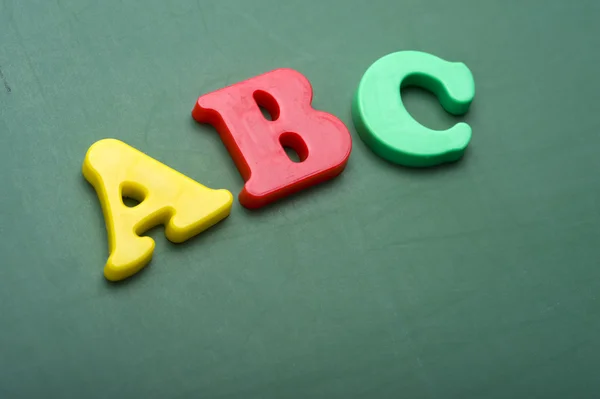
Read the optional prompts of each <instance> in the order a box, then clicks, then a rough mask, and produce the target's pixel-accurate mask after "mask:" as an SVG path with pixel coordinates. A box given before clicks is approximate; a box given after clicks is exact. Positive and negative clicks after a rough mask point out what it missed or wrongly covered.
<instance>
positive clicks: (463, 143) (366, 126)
mask: <svg viewBox="0 0 600 399" xmlns="http://www.w3.org/2000/svg"><path fill="white" fill-rule="evenodd" d="M406 86H418V87H421V88H424V89H427V90H429V91H431V92H432V93H433V94H435V95H436V96H437V97H438V99H439V100H440V103H441V105H442V107H444V109H445V110H446V111H448V112H449V113H451V114H454V115H462V114H464V113H466V112H467V111H468V110H469V106H470V105H471V101H473V97H474V96H475V82H474V80H473V75H472V74H471V71H470V70H469V68H467V66H466V65H465V64H463V63H456V62H448V61H445V60H442V59H441V58H438V57H436V56H434V55H431V54H427V53H422V52H417V51H401V52H397V53H392V54H388V55H386V56H384V57H382V58H380V59H379V60H377V61H375V63H374V64H373V65H371V66H370V67H369V69H367V71H366V72H365V74H364V75H363V77H362V79H361V81H360V84H359V85H358V89H357V90H356V94H355V96H354V100H353V103H352V119H353V121H354V125H355V127H356V130H357V131H358V133H359V135H360V137H361V138H362V140H363V141H364V142H365V143H366V144H367V145H368V146H369V147H370V148H371V150H373V152H375V153H376V154H377V155H379V156H380V157H382V158H384V159H387V160H388V161H390V162H394V163H397V164H401V165H404V166H412V167H427V166H434V165H438V164H441V163H445V162H453V161H456V160H458V159H460V158H461V157H462V155H463V153H464V151H465V149H466V148H467V145H468V144H469V141H470V140H471V127H470V126H469V125H467V124H466V123H463V122H461V123H458V124H456V125H454V126H453V127H451V128H450V129H448V130H444V131H437V130H432V129H429V128H427V127H425V126H423V125H421V124H420V123H419V122H417V121H415V120H414V119H413V118H412V117H411V116H410V114H409V113H408V111H407V110H406V108H404V105H402V99H401V97H400V89H401V88H402V87H406Z"/></svg>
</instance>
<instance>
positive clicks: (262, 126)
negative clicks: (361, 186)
mask: <svg viewBox="0 0 600 399" xmlns="http://www.w3.org/2000/svg"><path fill="white" fill-rule="evenodd" d="M311 101H312V87H311V85H310V82H309V81H308V79H306V78H305V77H304V76H303V75H302V74H300V73H299V72H297V71H294V70H292V69H276V70H274V71H271V72H267V73H265V74H263V75H260V76H256V77H254V78H251V79H248V80H246V81H243V82H240V83H237V84H234V85H232V86H229V87H225V88H223V89H220V90H217V91H214V92H212V93H208V94H205V95H203V96H201V97H200V98H199V99H198V101H197V103H196V105H195V106H194V109H193V111H192V116H193V118H194V119H195V120H196V121H198V122H201V123H209V124H211V125H213V126H214V127H215V128H216V130H217V131H218V132H219V134H220V136H221V139H222V140H223V143H224V144H225V147H226V148H227V150H228V151H229V153H230V155H231V157H232V158H233V160H234V162H235V164H236V166H237V168H238V170H239V171H240V173H241V175H242V177H243V178H244V180H245V181H246V183H245V185H244V188H243V190H242V191H241V193H240V195H239V200H240V203H241V204H242V205H243V206H245V207H246V208H259V207H261V206H264V205H266V204H268V203H271V202H273V201H276V200H278V199H280V198H282V197H285V196H287V195H290V194H292V193H295V192H297V191H300V190H303V189H305V188H307V187H309V186H312V185H315V184H318V183H321V182H323V181H325V180H328V179H331V178H333V177H335V176H337V175H339V174H340V173H341V172H342V171H343V170H344V168H345V166H346V162H347V161H348V157H349V156H350V151H351V149H352V139H351V137H350V133H349V132H348V129H347V128H346V126H345V125H344V124H343V123H342V121H340V120H339V119H338V118H336V117H335V116H333V115H331V114H328V113H325V112H322V111H317V110H315V109H313V108H312V107H311ZM260 107H262V108H263V109H266V110H267V111H268V113H269V114H270V118H267V117H265V116H263V114H262V112H261V109H260ZM284 147H289V148H291V149H293V150H294V151H295V152H296V153H297V154H298V158H299V159H300V162H294V161H292V160H291V159H290V158H289V157H288V156H287V154H286V152H285V149H284Z"/></svg>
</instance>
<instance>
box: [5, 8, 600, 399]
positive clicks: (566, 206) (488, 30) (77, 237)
mask: <svg viewBox="0 0 600 399" xmlns="http://www.w3.org/2000/svg"><path fill="white" fill-rule="evenodd" d="M599 17H600V3H599V2H597V1H595V0H578V1H571V2H567V1H558V0H549V1H541V0H538V1H536V0H529V1H513V2H506V1H495V0H493V1H474V0H454V1H447V0H429V1H417V0H407V1H398V0H374V1H358V0H356V1H355V0H346V1H341V0H324V1H312V0H310V1H295V0H294V1H291V0H290V1H279V0H254V1H245V0H221V1H201V0H197V1H195V0H177V1H162V0H145V1H141V0H139V1H116V0H104V1H91V0H86V1H82V0H30V1H19V0H4V1H2V2H0V192H1V194H0V215H1V217H0V255H1V257H0V397H2V398H3V399H12V398H15V399H16V398H89V399H92V398H146V399H151V398H157V399H164V398H179V399H184V398H223V399H225V398H227V399H237V398H239V399H250V398H256V399H259V398H276V399H283V398H299V399H300V398H303V399H304V398H311V399H316V398H327V399H332V398H344V399H349V398H372V399H376V398H377V399H378V398H411V399H417V398H432V399H433V398H460V399H465V398H478V399H479V398H498V399H500V398H528V399H531V398H561V399H563V398H598V396H599V395H600V393H599V392H600V378H598V371H599V370H600V340H599V339H598V334H599V333H600V313H599V309H600V303H599V299H598V295H599V289H600V245H599V234H598V229H599V227H600V223H599V222H600V207H599V205H600V189H599V180H598V171H599V170H600V157H599V156H598V149H599V148H600V119H599V118H598V106H599V103H600V94H599V93H600V80H599V79H598V63H599V61H600V53H599V52H598V49H599V48H600V25H599V24H598V18H599ZM400 50H418V51H424V52H428V53H431V54H434V55H436V56H438V57H441V58H443V59H446V60H449V61H460V62H464V63H465V64H466V65H467V66H468V67H469V68H470V70H471V71H472V72H473V75H474V77H475V84H476V95H475V100H474V102H473V105H472V107H471V110H470V112H469V113H468V114H467V115H466V116H465V117H461V118H454V117H451V116H449V115H448V114H446V113H445V112H444V110H443V109H442V108H441V107H440V106H439V103H438V101H437V99H436V98H435V97H434V96H432V95H430V94H428V93H426V92H425V91H423V90H418V89H407V90H403V92H402V96H403V98H404V101H405V103H406V105H407V107H408V109H409V111H410V112H411V113H412V115H414V116H415V118H416V119H418V120H419V121H420V122H421V123H423V124H424V125H426V126H428V127H431V128H435V129H446V128H448V127H450V126H452V125H453V124H454V123H456V122H458V121H465V122H467V123H469V125H470V126H471V127H472V129H473V138H472V141H471V144H470V146H469V148H468V150H467V153H466V154H465V157H464V158H463V159H462V160H461V161H460V162H458V163H456V164H453V165H449V166H443V167H437V168H433V169H427V170H412V169H408V168H403V167H399V166H395V165H392V164H390V163H388V162H386V161H384V160H382V159H380V158H378V157H377V156H376V155H375V154H374V153H372V152H371V151H370V150H369V149H368V148H367V147H366V146H365V145H364V143H363V142H362V141H361V140H360V139H359V137H358V135H357V133H356V131H355V130H354V127H353V125H352V121H351V115H350V107H351V100H352V96H353V94H354V91H355V89H356V87H357V85H358V83H359V80H360V78H361V76H362V74H363V73H364V72H365V70H366V69H367V68H368V67H369V65H371V64H372V63H373V62H374V61H375V60H377V59H378V58H380V57H382V56H384V55H386V54H388V53H391V52H395V51H400ZM280 67H288V68H293V69H295V70H297V71H299V72H301V73H303V74H304V75H305V76H306V77H308V79H310V81H311V83H312V85H313V88H314V101H313V105H314V107H315V108H317V109H321V110H324V111H326V112H330V113H332V114H334V115H336V116H338V117H339V118H340V119H341V120H342V121H344V123H346V125H347V126H348V127H349V129H350V132H351V134H352V137H353V152H352V155H351V157H350V161H349V163H348V166H347V169H346V171H345V172H344V173H343V174H342V175H341V176H340V177H339V178H337V179H335V180H333V181H331V182H329V183H325V184H323V185H321V186H319V187H317V188H314V189H311V190H308V191H305V192H304V193H302V194H299V195H296V196H294V197H291V198H289V199H288V200H285V201H281V202H278V203H276V204H273V205H272V206H269V207H266V208H264V209H262V210H260V211H248V210H246V209H245V208H243V207H241V206H240V205H239V203H238V202H237V200H236V202H235V203H234V206H233V209H232V213H231V216H230V217H229V218H228V219H227V220H225V221H224V222H222V223H220V224H219V225H217V226H215V227H213V228H211V229H210V230H209V231H207V232H205V233H202V234H201V235H199V236H198V237H196V238H194V239H192V240H190V241H189V242H187V243H185V244H182V245H174V244H171V243H169V242H168V241H167V240H166V239H165V238H164V230H163V229H162V228H157V229H154V230H152V231H151V232H150V235H151V236H152V237H153V238H154V239H155V240H156V244H157V247H156V250H155V254H154V258H153V260H152V262H151V264H150V266H148V267H147V268H146V269H145V270H144V271H142V272H141V273H140V274H138V275H137V276H134V277H133V278H131V279H128V280H126V281H125V282H122V283H119V284H114V283H109V282H107V281H106V280H105V279H104V277H103V276H102V269H103V266H104V263H105V262H106V258H107V254H108V249H107V239H106V231H105V227H104V219H103V216H102V212H101V209H100V205H99V203H98V200H97V197H96V194H95V192H94V190H93V188H92V187H91V186H90V185H89V184H88V183H87V182H86V181H85V179H84V178H83V176H82V174H81V165H82V162H83V158H84V155H85V153H86V150H87V149H88V147H89V146H90V145H91V144H92V143H94V142H95V141H97V140H100V139H103V138H107V137H113V138H117V139H119V140H122V141H124V142H126V143H128V144H130V145H132V146H133V147H135V148H137V149H139V150H140V151H143V152H145V153H146V154H148V155H150V156H152V157H154V158H156V159H157V160H159V161H161V162H163V163H165V164H167V165H169V166H170V167H172V168H174V169H176V170H178V171H180V172H182V173H184V174H186V175H187V176H189V177H191V178H193V179H195V180H197V181H199V182H201V183H202V184H204V185H206V186H208V187H211V188H226V189H228V190H230V191H231V192H232V193H234V194H235V195H237V193H239V191H240V190H241V189H242V186H243V180H242V178H241V176H240V174H239V173H238V171H237V169H236V168H235V166H234V164H233V162H232V160H231V157H230V156H229V154H228V153H227V151H226V149H225V147H224V146H223V144H222V142H221V140H220V138H219V136H218V134H217V133H216V132H215V130H214V129H213V128H211V127H209V126H205V125H199V124H197V123H196V122H194V121H193V119H192V118H191V116H190V112H191V109H192V107H193V105H194V103H195V101H196V99H197V97H198V96H199V95H201V94H204V93H208V92H210V91H213V90H216V89H219V88H221V87H224V86H226V85H230V84H233V83H236V82H239V81H242V80H245V79H248V78H250V77H253V76H256V75H259V74H261V73H264V72H267V71H269V70H273V69H276V68H280Z"/></svg>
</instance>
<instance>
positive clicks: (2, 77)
mask: <svg viewBox="0 0 600 399" xmlns="http://www.w3.org/2000/svg"><path fill="white" fill-rule="evenodd" d="M0 80H2V83H4V88H5V89H6V92H7V93H10V92H11V91H12V89H11V88H10V86H9V85H8V82H7V81H6V77H5V76H4V73H3V72H2V65H0Z"/></svg>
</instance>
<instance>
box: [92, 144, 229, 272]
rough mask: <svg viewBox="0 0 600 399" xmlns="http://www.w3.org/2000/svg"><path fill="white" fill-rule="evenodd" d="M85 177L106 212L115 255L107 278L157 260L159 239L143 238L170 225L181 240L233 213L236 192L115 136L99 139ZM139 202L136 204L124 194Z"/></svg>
mask: <svg viewBox="0 0 600 399" xmlns="http://www.w3.org/2000/svg"><path fill="white" fill-rule="evenodd" d="M83 175H84V176H85V178H86V180H87V181H88V182H90V184H91V185H92V186H94V188H95V189H96V193H97V194H98V198H99V200H100V203H101V205H102V210H103V212H104V219H105V221H106V230H107V232H108V246H109V252H110V255H109V257H108V261H107V262H106V266H105V267H104V276H105V277H106V278H107V279H108V280H111V281H117V280H123V279H125V278H127V277H129V276H131V275H133V274H135V273H137V272H138V271H139V270H141V269H142V268H143V267H144V266H146V265H147V264H148V262H150V260H151V259H152V252H153V251H154V240H153V239H152V238H150V237H140V234H142V233H144V232H145V231H147V230H148V229H150V228H152V227H154V226H156V225H159V224H164V225H165V235H166V236H167V238H168V239H169V240H170V241H172V242H175V243H180V242H183V241H185V240H187V239H188V238H191V237H193V236H195V235H196V234H198V233H200V232H202V231H204V230H206V229H207V228H209V227H210V226H212V225H214V224H216V223H218V222H219V221H221V220H222V219H224V218H226V217H227V216H228V215H229V211H230V210H231V204H232V202H233V196H232V195H231V193H230V192H229V191H227V190H211V189H210V188H207V187H204V186H203V185H202V184H200V183H198V182H196V181H194V180H192V179H190V178H189V177H187V176H185V175H183V174H181V173H179V172H177V171H176V170H173V169H171V168H169V167H168V166H166V165H164V164H162V163H160V162H158V161H157V160H155V159H153V158H150V157H149V156H148V155H146V154H144V153H142V152H140V151H138V150H136V149H135V148H133V147H130V146H129V145H127V144H125V143H123V142H121V141H119V140H114V139H104V140H100V141H98V142H96V143H94V144H93V145H92V146H91V147H90V148H89V150H88V152H87V154H86V156H85V160H84V162H83ZM125 197H129V198H132V199H135V200H137V201H139V204H137V205H136V206H134V207H128V206H126V205H125V204H124V202H123V198H125Z"/></svg>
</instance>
